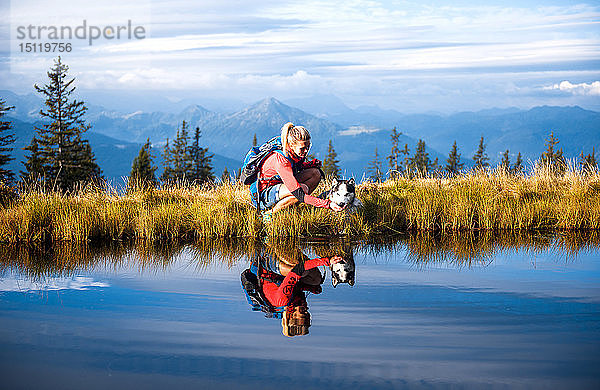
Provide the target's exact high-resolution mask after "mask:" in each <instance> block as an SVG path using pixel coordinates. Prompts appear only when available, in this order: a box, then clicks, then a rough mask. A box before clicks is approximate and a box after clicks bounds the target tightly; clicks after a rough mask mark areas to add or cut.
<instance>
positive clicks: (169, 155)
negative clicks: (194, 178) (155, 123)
mask: <svg viewBox="0 0 600 390" xmlns="http://www.w3.org/2000/svg"><path fill="white" fill-rule="evenodd" d="M188 141H189V133H188V124H187V122H186V121H183V122H182V123H181V128H180V129H177V134H176V136H175V139H174V140H173V142H172V145H171V147H169V143H168V140H167V145H166V146H165V150H164V152H163V158H164V160H165V170H164V172H163V174H162V175H161V177H160V178H161V180H162V181H164V182H169V181H171V182H177V181H183V180H190V173H191V170H192V159H191V156H190V151H189V147H188Z"/></svg>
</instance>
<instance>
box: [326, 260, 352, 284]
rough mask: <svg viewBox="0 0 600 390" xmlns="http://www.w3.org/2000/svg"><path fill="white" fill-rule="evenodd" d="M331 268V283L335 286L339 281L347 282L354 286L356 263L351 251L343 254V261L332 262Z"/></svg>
mask: <svg viewBox="0 0 600 390" xmlns="http://www.w3.org/2000/svg"><path fill="white" fill-rule="evenodd" d="M329 268H330V269H331V284H332V285H333V287H336V286H337V285H338V284H340V283H348V284H349V285H350V286H354V280H355V275H356V265H355V263H354V256H353V255H352V253H350V254H347V255H345V256H344V261H341V262H339V263H335V264H332V265H331V266H330V267H329Z"/></svg>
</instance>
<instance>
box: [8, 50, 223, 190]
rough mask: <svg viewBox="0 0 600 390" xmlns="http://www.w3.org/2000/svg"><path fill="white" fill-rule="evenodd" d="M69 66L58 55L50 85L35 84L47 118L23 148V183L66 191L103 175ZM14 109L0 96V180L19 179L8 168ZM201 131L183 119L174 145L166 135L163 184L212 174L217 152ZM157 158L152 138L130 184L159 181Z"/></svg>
mask: <svg viewBox="0 0 600 390" xmlns="http://www.w3.org/2000/svg"><path fill="white" fill-rule="evenodd" d="M68 70H69V67H68V66H67V65H66V64H64V63H63V62H62V60H61V58H60V57H58V58H57V59H55V60H54V65H53V66H52V67H51V68H50V70H49V71H48V72H47V75H48V82H47V84H45V85H43V86H39V85H37V84H35V85H34V88H35V90H36V91H37V92H38V93H39V94H41V95H42V97H43V98H44V106H43V107H42V108H41V109H40V111H39V114H40V116H41V117H42V118H43V119H44V122H43V124H42V125H39V126H37V125H36V126H34V130H35V133H34V136H33V138H32V139H31V142H30V143H29V145H28V146H26V147H25V148H23V149H24V150H25V151H26V152H28V154H27V156H26V159H25V161H24V162H23V167H24V170H23V171H21V172H20V173H19V177H20V179H21V180H22V181H24V182H29V183H31V182H35V183H38V184H40V185H41V186H42V187H43V188H45V189H52V190H57V191H62V192H66V191H71V190H74V189H75V188H76V187H77V186H78V185H81V184H82V183H89V182H98V181H99V180H101V179H102V178H103V176H102V170H101V169H100V167H99V165H98V164H97V162H96V157H95V155H94V153H93V151H92V148H91V146H90V144H89V141H88V140H87V139H85V136H84V135H85V132H86V131H87V130H89V129H90V128H91V126H90V125H89V124H87V123H86V121H85V119H84V115H85V113H86V111H87V107H86V106H85V103H84V102H83V101H78V100H76V99H74V98H72V94H73V92H74V91H75V85H74V81H75V78H69V77H68ZM14 108H15V107H14V106H10V105H8V104H7V103H6V100H4V99H0V182H2V183H4V184H7V185H13V184H15V182H16V181H17V177H16V175H15V173H14V172H12V171H10V170H8V169H7V168H6V165H7V164H8V163H9V162H10V161H12V160H14V158H13V157H11V152H12V150H13V147H12V146H13V144H14V142H15V141H16V138H15V134H14V133H13V132H12V123H11V122H10V121H7V120H4V119H5V118H4V117H5V116H6V115H7V113H8V112H9V111H10V110H12V109H14ZM200 136H201V132H200V128H198V127H196V129H195V131H194V134H193V135H192V136H190V134H189V130H188V124H187V123H186V122H185V121H183V123H182V125H181V128H179V129H178V130H177V135H176V137H175V139H174V140H173V142H172V145H169V140H168V139H167V144H166V146H165V148H164V150H163V153H162V156H163V159H164V162H165V167H164V172H163V174H162V175H161V176H160V180H161V181H162V182H163V183H167V182H177V181H182V180H185V181H186V182H191V183H204V182H207V181H211V180H213V179H214V175H213V168H212V158H213V155H212V154H210V153H209V151H208V148H204V147H202V146H200ZM154 158H155V156H154V155H153V153H152V145H151V143H150V140H149V139H148V140H146V143H145V144H144V145H143V146H142V147H141V149H140V151H139V154H138V156H137V157H135V159H134V160H133V163H132V167H131V172H130V177H129V181H128V185H129V186H136V187H137V186H156V185H158V183H159V180H158V179H157V178H156V174H155V173H156V170H157V169H158V167H157V166H156V165H155V164H154V161H153V159H154Z"/></svg>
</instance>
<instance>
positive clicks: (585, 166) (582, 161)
mask: <svg viewBox="0 0 600 390" xmlns="http://www.w3.org/2000/svg"><path fill="white" fill-rule="evenodd" d="M579 166H580V167H581V170H582V171H584V172H592V171H593V170H595V169H597V168H598V164H597V162H596V148H592V154H588V155H587V156H584V154H583V151H582V152H581V154H580V155H579Z"/></svg>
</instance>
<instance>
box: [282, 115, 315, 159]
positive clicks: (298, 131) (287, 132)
mask: <svg viewBox="0 0 600 390" xmlns="http://www.w3.org/2000/svg"><path fill="white" fill-rule="evenodd" d="M296 141H310V133H309V132H308V130H306V128H305V127H304V126H294V124H293V123H292V122H288V123H286V124H285V125H283V127H282V128H281V144H282V146H283V152H284V153H285V154H287V148H288V144H290V143H292V142H296Z"/></svg>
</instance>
